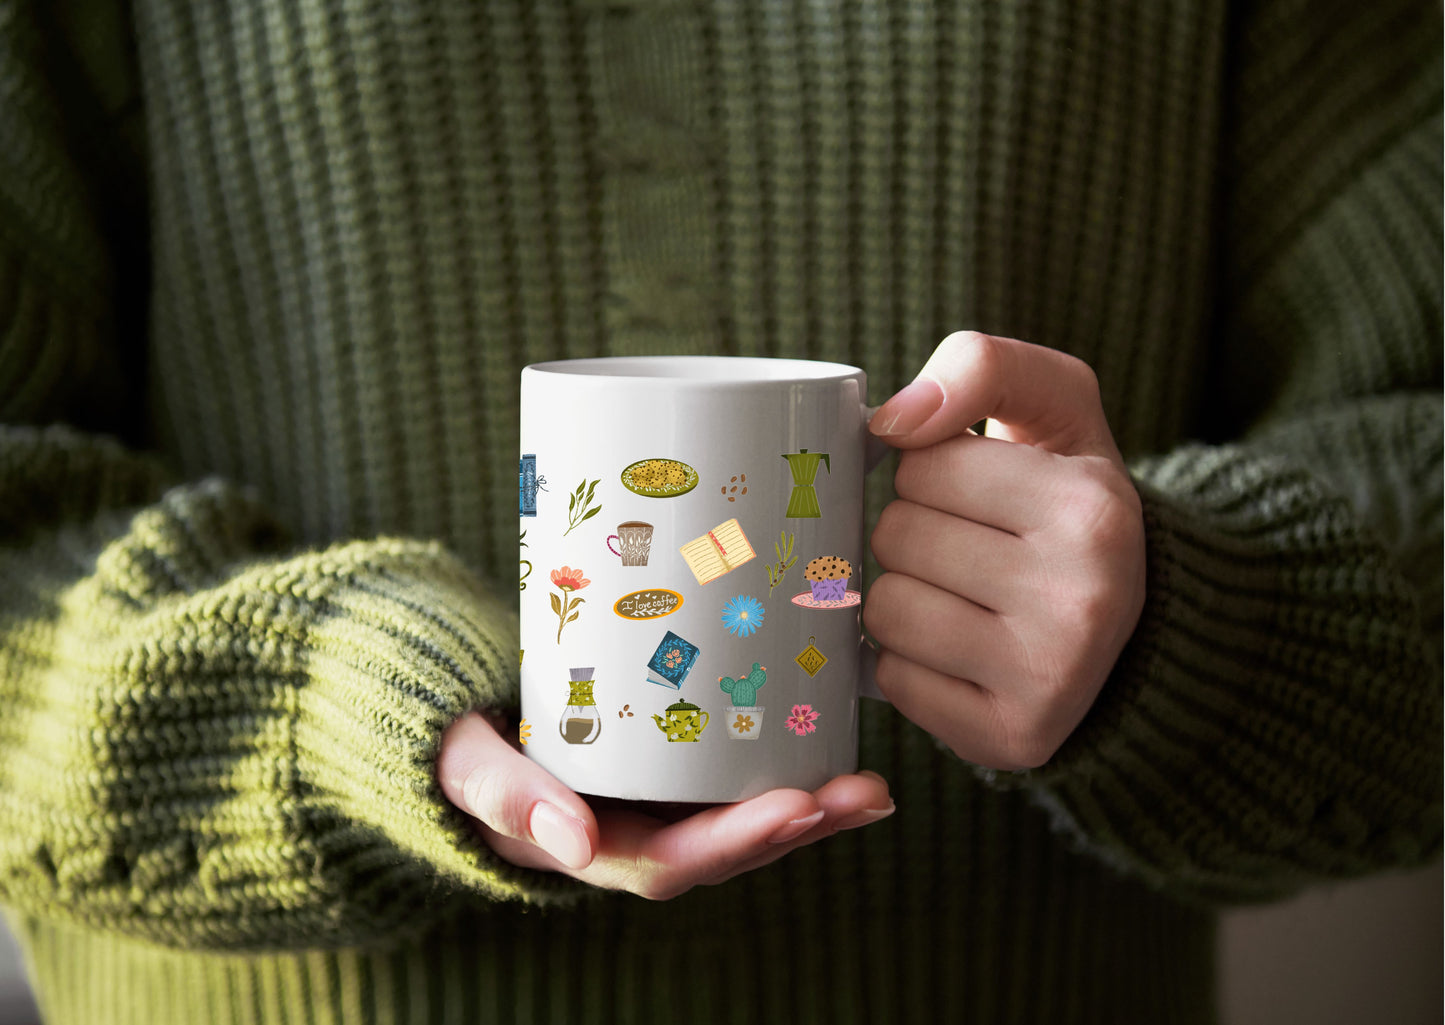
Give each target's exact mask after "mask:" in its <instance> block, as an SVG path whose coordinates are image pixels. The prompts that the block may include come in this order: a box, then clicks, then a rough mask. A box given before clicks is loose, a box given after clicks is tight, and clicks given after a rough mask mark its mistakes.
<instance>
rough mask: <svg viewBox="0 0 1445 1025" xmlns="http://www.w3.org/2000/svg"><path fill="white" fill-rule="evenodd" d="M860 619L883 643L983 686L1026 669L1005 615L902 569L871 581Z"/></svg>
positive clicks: (1004, 680) (996, 684) (1004, 681)
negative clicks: (904, 572)
mask: <svg viewBox="0 0 1445 1025" xmlns="http://www.w3.org/2000/svg"><path fill="white" fill-rule="evenodd" d="M863 622H864V625H866V626H867V628H868V632H869V633H871V634H872V635H873V637H874V639H875V640H876V641H877V642H878V643H879V645H881V646H882V647H883V648H886V649H888V650H889V651H892V652H895V653H897V654H900V655H902V656H904V657H905V658H908V659H909V660H911V661H913V662H917V663H918V664H920V665H924V666H927V667H929V668H930V669H933V670H935V671H937V672H939V673H941V674H943V675H944V676H949V677H956V678H957V679H960V680H970V681H973V682H975V683H976V684H977V685H979V686H981V687H983V688H985V689H987V690H994V689H996V688H997V687H999V686H1001V685H1007V684H1009V683H1010V682H1011V681H1013V680H1015V679H1018V678H1020V677H1022V675H1023V673H1024V672H1026V671H1027V669H1028V668H1029V667H1028V665H1027V662H1026V661H1025V656H1026V652H1024V651H1023V650H1022V648H1021V646H1020V645H1019V644H1018V642H1017V640H1016V639H1015V636H1014V633H1013V629H1012V627H1011V626H1010V625H1009V622H1008V620H1007V618H1006V617H1004V616H1002V615H1000V614H998V613H996V612H993V611H991V610H989V609H986V608H984V607H982V606H981V605H978V604H976V603H974V602H972V601H969V600H968V599H967V598H963V597H960V596H959V595H957V594H954V593H953V592H952V591H947V590H944V589H943V588H940V587H935V586H934V585H933V584H930V583H927V582H925V581H922V580H918V579H916V578H914V577H910V576H907V575H905V574H903V573H884V574H882V575H881V576H880V577H879V578H878V579H877V580H875V581H873V586H872V587H871V588H870V589H869V592H868V600H867V601H866V602H864V603H863ZM885 693H886V692H885Z"/></svg>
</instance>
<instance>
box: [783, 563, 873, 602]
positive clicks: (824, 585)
mask: <svg viewBox="0 0 1445 1025" xmlns="http://www.w3.org/2000/svg"><path fill="white" fill-rule="evenodd" d="M852 576H853V564H852V563H850V562H849V561H848V560H847V559H845V558H843V557H842V556H841V555H820V556H818V557H817V558H816V559H814V560H813V561H812V562H810V563H808V565H807V566H806V567H805V568H804V570H803V579H804V580H806V581H808V590H806V591H804V592H803V593H802V594H795V595H793V604H794V605H801V606H803V608H805V609H849V608H853V607H854V606H855V605H858V604H860V603H861V602H862V601H863V596H862V595H861V594H859V593H858V592H857V591H850V590H848V581H849V580H850V579H851V578H852Z"/></svg>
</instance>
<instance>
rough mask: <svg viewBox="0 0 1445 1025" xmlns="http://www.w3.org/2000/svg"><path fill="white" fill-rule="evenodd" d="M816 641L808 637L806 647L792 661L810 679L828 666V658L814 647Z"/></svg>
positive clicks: (816, 639)
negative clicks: (800, 667)
mask: <svg viewBox="0 0 1445 1025" xmlns="http://www.w3.org/2000/svg"><path fill="white" fill-rule="evenodd" d="M817 641H818V638H816V637H809V638H808V646H807V647H806V648H804V649H803V650H802V651H800V652H798V655H797V657H796V658H794V659H793V661H794V662H796V663H798V665H800V666H802V667H803V672H805V673H807V674H808V675H809V676H810V677H812V676H817V675H818V670H820V669H822V668H823V667H824V666H825V665H827V664H828V656H827V655H825V654H823V653H822V652H821V651H819V650H818V649H817V648H816V647H814V645H815V644H816V643H817Z"/></svg>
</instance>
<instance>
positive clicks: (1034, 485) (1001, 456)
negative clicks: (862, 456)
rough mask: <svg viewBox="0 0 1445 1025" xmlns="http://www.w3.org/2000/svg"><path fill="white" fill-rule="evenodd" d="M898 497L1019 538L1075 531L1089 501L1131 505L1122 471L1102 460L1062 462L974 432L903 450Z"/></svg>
mask: <svg viewBox="0 0 1445 1025" xmlns="http://www.w3.org/2000/svg"><path fill="white" fill-rule="evenodd" d="M894 487H895V489H896V490H897V493H898V497H899V498H904V499H907V500H908V501H910V502H916V503H918V504H919V505H926V506H929V507H930V508H933V509H938V510H939V511H941V512H946V513H951V514H952V515H954V516H959V517H963V518H964V519H969V520H973V521H975V522H977V523H985V524H988V525H989V526H991V527H996V528H997V529H999V530H1003V531H1007V532H1008V533H1010V534H1015V535H1017V536H1019V537H1029V536H1031V535H1034V534H1036V533H1037V532H1040V531H1051V530H1054V529H1056V528H1057V527H1058V526H1060V525H1065V526H1067V525H1074V526H1078V525H1079V524H1081V523H1083V522H1084V521H1085V520H1087V519H1088V517H1089V516H1091V515H1093V514H1094V513H1095V512H1097V509H1096V507H1095V504H1094V503H1095V502H1096V500H1100V499H1107V498H1120V499H1123V500H1124V501H1125V502H1126V503H1132V502H1134V501H1135V499H1134V498H1133V497H1132V493H1133V492H1134V488H1133V485H1132V484H1131V483H1130V480H1129V476H1128V473H1127V472H1126V471H1125V470H1124V469H1123V468H1122V467H1121V466H1119V465H1118V464H1116V463H1115V462H1113V461H1112V460H1110V459H1108V458H1105V457H1101V456H1082V457H1079V456H1061V455H1058V454H1056V453H1053V452H1048V451H1046V450H1044V449H1040V448H1035V447H1033V446H1032V445H1016V444H1012V443H1010V442H1007V441H1001V440H999V439H997V438H987V437H980V436H977V435H973V434H967V435H962V436H960V437H957V438H950V439H948V440H947V441H944V442H942V443H940V444H938V445H931V446H929V447H928V448H924V449H917V450H914V451H908V452H904V453H903V456H902V458H900V459H899V461H898V472H897V474H896V475H895V476H894Z"/></svg>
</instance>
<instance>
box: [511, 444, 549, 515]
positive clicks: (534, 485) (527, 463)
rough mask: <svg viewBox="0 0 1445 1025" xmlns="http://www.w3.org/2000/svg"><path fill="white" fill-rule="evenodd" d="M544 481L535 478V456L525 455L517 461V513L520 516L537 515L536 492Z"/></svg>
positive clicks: (531, 454)
mask: <svg viewBox="0 0 1445 1025" xmlns="http://www.w3.org/2000/svg"><path fill="white" fill-rule="evenodd" d="M543 483H544V480H543V479H542V478H540V477H538V476H537V456H536V455H535V454H534V453H530V452H529V453H527V454H526V455H524V456H522V458H521V459H519V460H517V512H518V514H520V515H522V516H536V515H537V492H538V491H539V490H541V486H542V484H543Z"/></svg>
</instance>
